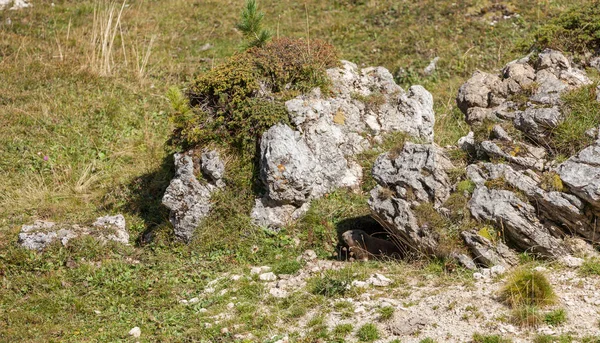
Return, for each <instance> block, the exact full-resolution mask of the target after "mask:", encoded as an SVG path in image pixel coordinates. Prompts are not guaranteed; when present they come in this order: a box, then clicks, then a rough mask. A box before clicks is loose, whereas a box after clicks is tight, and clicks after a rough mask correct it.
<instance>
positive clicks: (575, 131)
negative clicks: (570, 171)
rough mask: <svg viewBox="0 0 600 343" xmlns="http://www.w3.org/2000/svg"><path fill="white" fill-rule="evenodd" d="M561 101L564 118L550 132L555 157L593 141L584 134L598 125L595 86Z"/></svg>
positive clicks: (576, 91) (571, 94)
mask: <svg viewBox="0 0 600 343" xmlns="http://www.w3.org/2000/svg"><path fill="white" fill-rule="evenodd" d="M599 32H600V31H599ZM599 39H600V37H599ZM563 100H564V105H563V108H562V110H563V111H564V112H565V113H566V117H565V120H564V121H563V122H562V123H560V124H559V125H558V127H557V128H556V129H554V130H553V131H552V136H551V143H550V144H551V145H552V146H553V148H554V149H555V152H554V154H555V155H563V156H572V155H574V154H576V153H577V152H579V151H580V150H581V149H583V148H585V147H586V146H588V145H590V144H591V143H593V142H594V141H595V138H593V137H589V136H588V135H586V134H585V132H586V131H587V130H589V129H591V128H597V127H598V126H599V125H600V103H599V102H598V101H596V84H592V85H589V86H584V87H581V88H579V89H575V90H573V91H571V92H568V93H566V94H565V95H564V96H563Z"/></svg>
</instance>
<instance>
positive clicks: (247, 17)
mask: <svg viewBox="0 0 600 343" xmlns="http://www.w3.org/2000/svg"><path fill="white" fill-rule="evenodd" d="M264 16H265V14H264V13H263V12H259V11H258V6H257V5H256V0H247V1H246V7H245V8H244V10H243V11H242V16H241V18H240V21H239V22H238V23H237V24H236V27H237V28H238V29H239V30H240V31H242V33H243V34H244V37H245V38H246V40H247V43H246V44H247V47H249V48H251V47H255V46H259V47H260V46H263V45H265V43H267V42H268V41H269V39H271V36H272V34H271V32H270V31H269V30H267V29H264V28H263V27H262V20H263V18H264Z"/></svg>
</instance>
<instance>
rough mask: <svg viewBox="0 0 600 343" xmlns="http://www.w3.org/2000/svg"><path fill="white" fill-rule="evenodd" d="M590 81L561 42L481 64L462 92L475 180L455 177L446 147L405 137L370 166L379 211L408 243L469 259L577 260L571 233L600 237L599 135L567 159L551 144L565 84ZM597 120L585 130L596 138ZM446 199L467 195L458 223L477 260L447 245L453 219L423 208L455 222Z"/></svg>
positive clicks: (462, 143) (463, 145)
mask: <svg viewBox="0 0 600 343" xmlns="http://www.w3.org/2000/svg"><path fill="white" fill-rule="evenodd" d="M589 84H591V81H590V79H589V78H588V77H587V76H586V74H585V72H584V71H582V70H581V69H578V68H577V67H575V66H573V65H572V64H571V62H570V61H569V60H568V59H567V58H566V57H565V56H564V55H563V54H562V53H560V52H558V51H554V50H545V51H543V52H542V53H540V54H539V56H537V58H536V59H535V60H533V59H532V58H531V57H529V56H528V57H525V58H523V59H520V60H516V61H513V62H511V63H509V64H507V65H506V66H505V67H504V69H503V70H502V73H501V75H500V76H497V75H494V74H489V73H484V72H479V71H478V72H476V73H475V74H474V75H473V76H472V77H471V78H470V79H469V80H468V81H467V82H466V83H465V84H464V85H462V86H461V87H460V89H459V91H458V96H457V99H456V101H457V105H458V107H459V108H460V109H461V110H462V111H463V112H464V113H465V117H466V120H467V122H468V123H469V124H471V125H472V129H473V130H472V131H471V132H470V133H469V134H468V135H467V136H465V137H463V138H461V139H460V140H459V141H458V146H459V148H460V149H462V150H464V151H465V152H467V153H468V156H469V163H470V165H468V166H467V167H466V180H464V181H463V183H469V184H470V185H471V186H468V187H466V188H465V186H464V184H463V187H457V185H451V184H450V182H449V178H448V176H447V175H446V172H447V171H448V169H449V168H448V167H446V165H447V164H449V163H447V162H446V161H447V159H445V158H443V157H441V156H444V153H443V151H442V150H441V149H439V148H435V147H433V146H427V145H421V146H419V145H415V144H407V145H406V146H405V147H404V149H403V150H402V151H400V152H398V151H395V152H389V153H387V154H383V155H381V156H379V158H378V159H377V161H376V163H375V165H374V166H373V170H372V174H373V177H374V178H375V180H376V181H377V183H378V185H377V186H376V187H375V188H374V189H373V190H372V191H371V198H370V200H369V205H370V206H371V210H372V212H373V216H374V217H375V218H377V220H378V221H379V222H380V223H381V224H382V225H383V226H384V227H385V228H386V230H387V231H388V232H389V233H391V234H392V235H394V237H395V238H396V239H399V240H400V241H401V242H402V243H404V244H405V245H406V246H408V247H411V248H413V249H414V250H416V251H418V252H421V253H424V254H427V255H437V256H440V255H442V256H448V257H454V258H455V259H456V260H457V261H458V262H459V263H461V264H462V265H464V266H467V267H469V268H472V266H473V262H475V263H476V264H478V265H482V266H487V267H491V266H494V265H502V266H505V267H507V266H511V265H514V264H516V263H517V258H516V255H515V251H517V252H527V253H531V254H535V255H537V256H541V257H550V258H557V259H567V260H570V259H571V257H570V256H569V254H571V253H577V251H576V249H574V248H573V247H572V246H571V244H569V243H568V242H569V241H571V240H572V237H581V238H583V239H585V240H586V241H588V242H597V241H598V240H599V237H598V236H599V235H598V234H597V227H596V217H597V215H598V214H599V213H600V181H598V180H600V140H598V141H597V142H596V143H595V144H593V145H591V146H589V147H587V148H585V149H583V150H582V151H580V152H579V153H578V154H577V155H575V156H573V157H571V158H569V159H568V160H567V161H565V162H563V163H562V164H559V163H557V162H556V161H553V160H552V158H553V156H554V154H555V152H554V151H552V150H551V149H549V148H547V147H549V146H551V145H550V144H549V143H550V140H551V139H552V131H553V130H554V129H556V128H557V127H558V126H559V125H560V124H561V123H562V122H563V121H564V120H565V117H566V116H565V113H563V111H562V107H561V105H562V104H561V102H562V99H561V96H562V94H563V93H565V92H567V91H570V90H573V89H576V88H578V87H582V86H585V85H589ZM598 130H600V129H597V128H592V129H590V130H588V132H586V134H587V135H588V136H590V137H593V138H595V139H598ZM424 161H429V162H424ZM459 189H460V190H459ZM465 189H468V190H465ZM452 192H453V193H452ZM451 193H452V194H451ZM451 195H452V196H454V198H449V197H450V196H451ZM446 199H451V200H452V199H463V200H461V201H466V205H465V206H464V207H465V209H466V212H467V213H468V215H469V216H468V217H463V219H461V220H463V221H462V222H461V223H460V224H456V223H455V224H452V225H454V226H456V225H459V226H460V225H461V224H463V225H465V226H466V227H465V228H458V230H459V231H458V232H459V233H460V238H462V240H463V241H464V243H465V245H466V247H467V249H468V250H469V252H470V253H471V256H472V258H473V260H472V261H471V260H470V259H469V257H467V256H465V255H464V254H463V252H461V251H444V250H445V248H444V246H443V244H442V242H441V240H442V236H443V235H444V232H441V231H444V230H450V229H449V228H447V227H445V228H442V229H440V227H439V224H438V227H437V228H434V227H431V226H430V225H427V224H428V221H435V219H434V218H429V219H428V218H422V216H423V213H425V215H426V216H430V217H436V216H437V217H440V218H445V219H443V220H442V222H443V223H445V224H443V225H446V226H447V225H450V224H448V223H449V222H450V218H451V217H452V216H453V215H455V214H453V213H451V211H452V210H451V209H448V208H445V207H444V206H446V203H445V201H446ZM448 203H449V204H452V202H451V201H450V200H449V201H448ZM460 206H463V205H460ZM423 208H425V209H426V211H424V212H423V211H422V210H423ZM417 210H420V211H421V213H420V214H419V213H418V211H417ZM419 215H420V216H421V218H419ZM477 226H479V228H477ZM488 228H489V230H491V232H492V233H493V234H492V235H490V234H489V232H488ZM452 230H456V227H454V228H452ZM567 238H568V239H567ZM583 244H585V243H583ZM579 250H580V249H579Z"/></svg>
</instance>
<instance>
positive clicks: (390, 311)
mask: <svg viewBox="0 0 600 343" xmlns="http://www.w3.org/2000/svg"><path fill="white" fill-rule="evenodd" d="M395 311H396V309H395V308H393V307H392V306H385V307H380V308H378V309H377V312H378V313H379V320H380V321H386V320H390V319H392V317H393V316H394V312H395Z"/></svg>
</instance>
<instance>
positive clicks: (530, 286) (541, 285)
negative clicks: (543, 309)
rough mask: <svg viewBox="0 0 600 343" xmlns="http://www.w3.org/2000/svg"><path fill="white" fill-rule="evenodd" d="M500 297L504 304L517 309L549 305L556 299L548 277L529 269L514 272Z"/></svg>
mask: <svg viewBox="0 0 600 343" xmlns="http://www.w3.org/2000/svg"><path fill="white" fill-rule="evenodd" d="M500 295H501V298H502V300H503V301H504V302H506V303H507V304H508V305H510V306H512V307H515V308H516V307H522V306H528V307H529V306H543V305H548V304H551V303H553V302H554V300H555V297H556V296H555V294H554V291H553V290H552V285H551V284H550V282H549V281H548V279H547V278H546V276H544V274H542V273H541V272H539V271H537V270H530V269H527V268H521V269H518V270H516V271H515V272H513V274H512V275H510V276H509V278H508V280H507V282H506V284H505V285H504V287H503V288H502V290H501V294H500Z"/></svg>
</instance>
